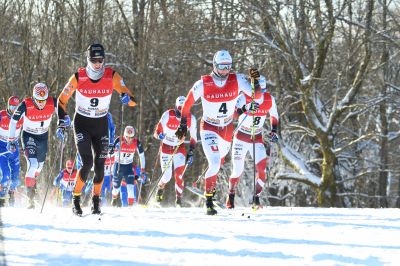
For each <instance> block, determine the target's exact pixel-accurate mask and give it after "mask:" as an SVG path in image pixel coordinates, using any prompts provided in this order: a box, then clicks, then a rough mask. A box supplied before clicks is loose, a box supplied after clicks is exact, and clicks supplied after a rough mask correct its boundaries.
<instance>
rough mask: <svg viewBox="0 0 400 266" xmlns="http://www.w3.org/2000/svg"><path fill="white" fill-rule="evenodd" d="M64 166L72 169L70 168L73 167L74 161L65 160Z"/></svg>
mask: <svg viewBox="0 0 400 266" xmlns="http://www.w3.org/2000/svg"><path fill="white" fill-rule="evenodd" d="M65 168H67V169H72V168H74V161H72V160H67V162H66V163H65Z"/></svg>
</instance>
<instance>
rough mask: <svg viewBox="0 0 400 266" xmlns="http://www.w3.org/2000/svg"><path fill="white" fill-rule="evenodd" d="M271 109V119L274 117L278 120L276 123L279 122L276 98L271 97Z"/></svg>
mask: <svg viewBox="0 0 400 266" xmlns="http://www.w3.org/2000/svg"><path fill="white" fill-rule="evenodd" d="M271 100H272V101H271V102H272V104H271V108H270V109H269V116H270V117H274V118H275V119H276V121H279V114H278V109H277V107H276V103H275V98H274V97H273V96H272V95H271Z"/></svg>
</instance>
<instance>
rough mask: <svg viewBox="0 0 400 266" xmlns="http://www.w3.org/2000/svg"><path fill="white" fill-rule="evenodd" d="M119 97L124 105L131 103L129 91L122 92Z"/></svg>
mask: <svg viewBox="0 0 400 266" xmlns="http://www.w3.org/2000/svg"><path fill="white" fill-rule="evenodd" d="M119 98H120V100H121V103H122V104H123V105H127V104H128V103H129V101H130V100H131V98H130V97H129V95H128V94H127V93H121V94H120V95H119Z"/></svg>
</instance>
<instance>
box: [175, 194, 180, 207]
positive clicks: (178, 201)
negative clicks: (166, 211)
mask: <svg viewBox="0 0 400 266" xmlns="http://www.w3.org/2000/svg"><path fill="white" fill-rule="evenodd" d="M175 207H177V208H182V197H178V196H177V197H176V201H175Z"/></svg>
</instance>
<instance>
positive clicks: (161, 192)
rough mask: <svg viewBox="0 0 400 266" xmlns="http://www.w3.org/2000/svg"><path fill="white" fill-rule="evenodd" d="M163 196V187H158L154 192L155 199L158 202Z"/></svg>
mask: <svg viewBox="0 0 400 266" xmlns="http://www.w3.org/2000/svg"><path fill="white" fill-rule="evenodd" d="M163 198H164V189H163V188H160V187H159V188H158V189H157V193H156V201H157V202H158V203H160V202H161V201H162V200H163Z"/></svg>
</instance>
